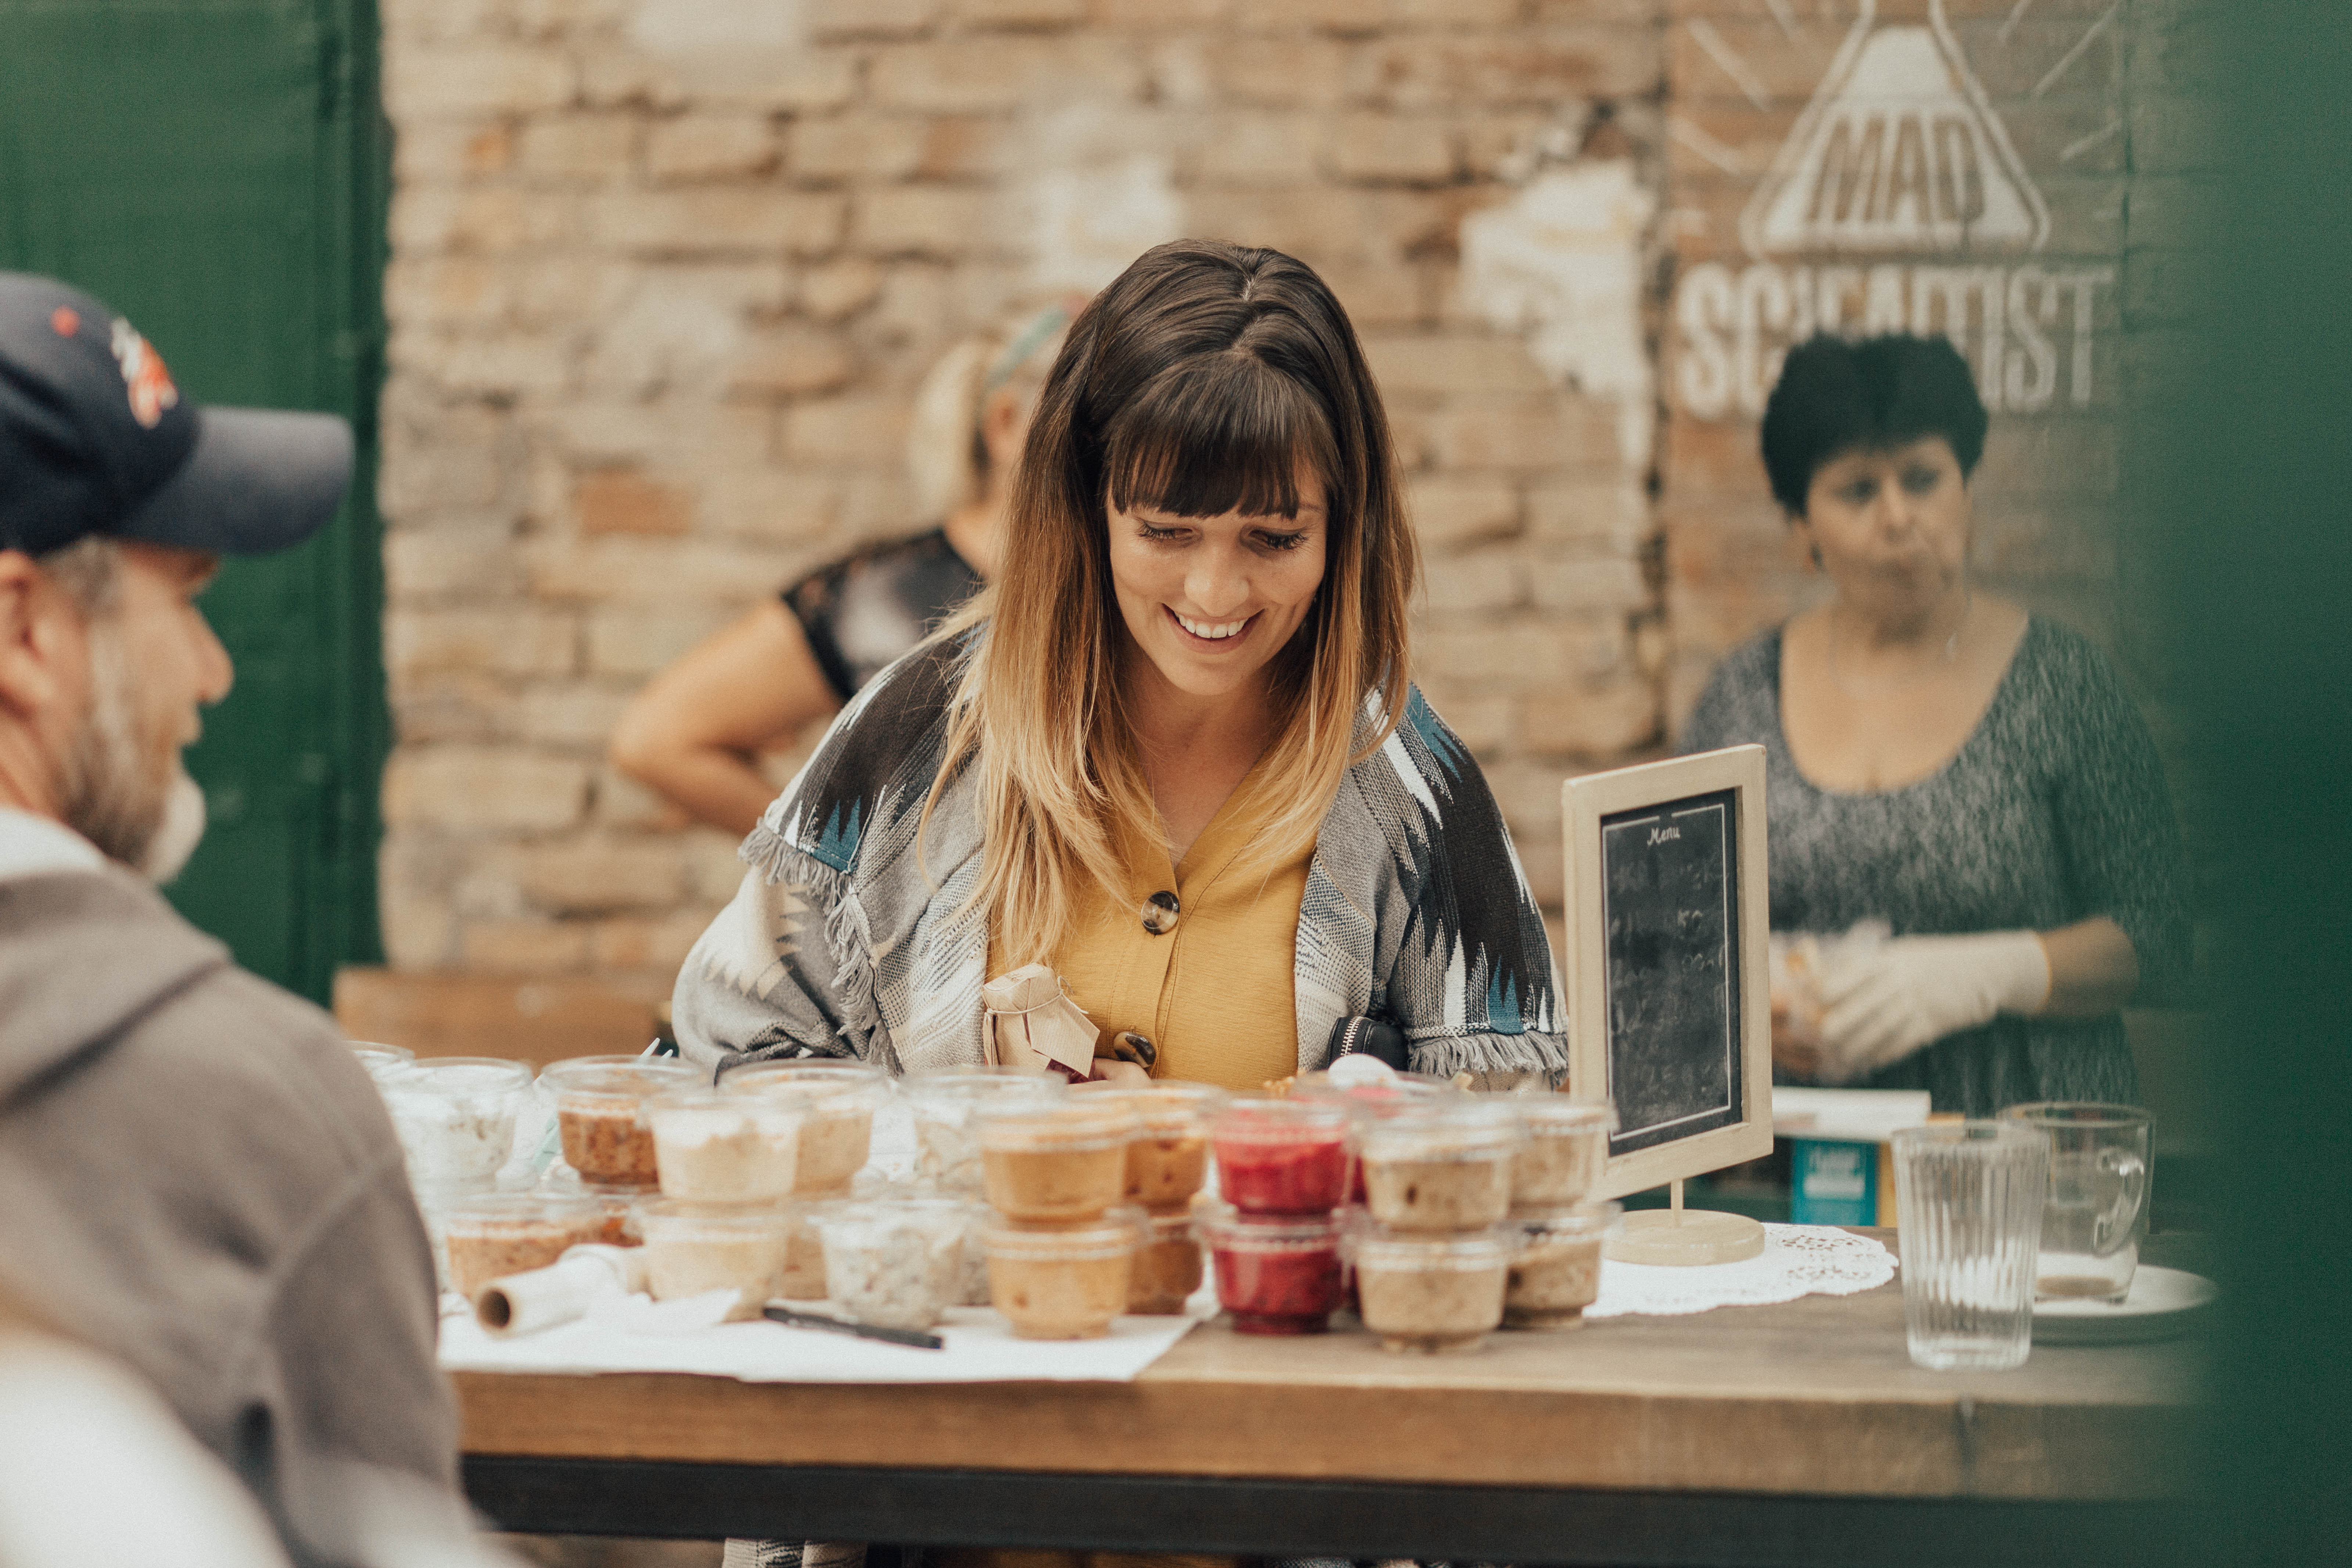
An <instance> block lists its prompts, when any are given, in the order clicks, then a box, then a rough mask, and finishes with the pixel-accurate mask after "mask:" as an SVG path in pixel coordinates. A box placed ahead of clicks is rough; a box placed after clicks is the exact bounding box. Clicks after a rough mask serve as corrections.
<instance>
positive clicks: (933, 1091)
mask: <svg viewBox="0 0 2352 1568" xmlns="http://www.w3.org/2000/svg"><path fill="white" fill-rule="evenodd" d="M1068 1087H1069V1085H1068V1082H1067V1080H1066V1079H1063V1078H1061V1077H1060V1076H1059V1075H1058V1074H1052V1073H1035V1072H1029V1071H1025V1070H1024V1069H1023V1068H996V1067H991V1068H959V1069H957V1070H955V1071H952V1072H931V1073H911V1074H909V1075H908V1076H907V1077H906V1078H904V1079H900V1080H899V1084H898V1089H899V1092H900V1093H902V1094H904V1095H905V1096H906V1098H907V1109H908V1116H909V1119H910V1120H911V1121H913V1122H914V1126H915V1172H916V1174H917V1175H919V1176H920V1177H921V1178H922V1179H923V1180H924V1181H926V1182H928V1183H929V1184H932V1185H933V1186H935V1187H938V1188H940V1190H941V1191H948V1192H961V1193H971V1194H978V1193H980V1192H981V1191H982V1177H981V1164H980V1133H979V1130H978V1129H976V1128H975V1127H973V1125H972V1121H971V1113H972V1111H973V1110H976V1109H977V1108H979V1107H980V1106H982V1105H987V1104H992V1103H994V1102H996V1101H998V1100H1008V1099H1024V1100H1043V1099H1049V1098H1051V1097H1053V1096H1055V1095H1058V1094H1060V1093H1061V1092H1063V1090H1065V1089H1067V1088H1068Z"/></svg>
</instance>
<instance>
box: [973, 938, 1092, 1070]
mask: <svg viewBox="0 0 2352 1568" xmlns="http://www.w3.org/2000/svg"><path fill="white" fill-rule="evenodd" d="M980 996H981V1001H982V1003H983V1004H984V1005H986V1006H987V1008H988V1015H989V1016H988V1022H989V1029H988V1035H987V1038H986V1040H985V1042H984V1048H985V1050H986V1052H987V1056H988V1060H989V1062H990V1064H991V1065H992V1066H996V1067H1015V1068H1026V1069H1028V1070H1029V1071H1032V1072H1045V1071H1058V1072H1060V1073H1061V1074H1062V1075H1063V1076H1064V1077H1066V1078H1072V1079H1084V1078H1086V1077H1087V1074H1088V1073H1089V1072H1090V1071H1092V1070H1093V1068H1094V1062H1095V1036H1096V1034H1097V1030H1096V1028H1095V1026H1094V1025H1093V1023H1092V1022H1090V1021H1089V1020H1088V1019H1087V1016H1086V1014H1085V1013H1084V1012H1083V1011H1081V1010H1080V1008H1079V1006H1078V1005H1077V1004H1076V1003H1075V1002H1073V1001H1071V1000H1070V999H1069V997H1068V996H1067V995H1066V994H1064V993H1063V990H1062V977H1061V976H1060V975H1058V974H1055V973H1054V972H1053V971H1052V970H1051V969H1048V968H1046V967H1045V965H1044V964H1042V963H1031V964H1025V965H1024V966H1023V967H1021V968H1019V969H1016V970H1014V971H1013V972H1012V973H1009V974H1000V975H998V976H997V977H996V978H995V979H993V980H992V981H990V982H989V983H988V984H985V985H983V986H982V987H981V988H980Z"/></svg>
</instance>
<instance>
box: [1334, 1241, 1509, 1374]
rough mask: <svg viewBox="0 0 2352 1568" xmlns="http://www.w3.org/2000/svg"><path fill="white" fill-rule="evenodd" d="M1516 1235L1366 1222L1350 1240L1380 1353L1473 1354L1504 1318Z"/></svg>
mask: <svg viewBox="0 0 2352 1568" xmlns="http://www.w3.org/2000/svg"><path fill="white" fill-rule="evenodd" d="M1349 1251H1350V1253H1351V1255H1352V1257H1353V1258H1354V1261H1355V1266H1356V1294H1357V1300H1358V1303H1359V1310H1360V1311H1361V1312H1362V1313H1363V1318H1364V1327H1366V1328H1368V1329H1370V1330H1371V1331H1373V1332H1374V1333H1376V1334H1378V1335H1380V1336H1381V1347H1382V1348H1383V1349H1386V1350H1391V1351H1400V1352H1414V1351H1418V1352H1430V1353H1434V1352H1448V1351H1471V1350H1475V1349H1477V1348H1478V1345H1479V1344H1480V1342H1483V1341H1484V1340H1485V1339H1486V1332H1487V1331H1488V1330H1490V1329H1492V1328H1494V1327H1495V1326H1496V1324H1497V1323H1500V1322H1501V1321H1503V1291H1504V1289H1505V1287H1506V1285H1507V1283H1508V1280H1509V1276H1510V1268H1511V1258H1512V1255H1513V1254H1514V1253H1515V1252H1516V1251H1517V1237H1516V1236H1515V1235H1513V1234H1511V1233H1509V1232H1507V1231H1480V1232H1474V1233H1471V1234H1468V1235H1448V1234H1444V1233H1433V1232H1428V1231H1397V1230H1390V1229H1387V1228H1386V1227H1384V1226H1376V1225H1368V1226H1363V1227H1361V1228H1360V1229H1359V1230H1357V1231H1356V1232H1355V1233H1354V1234H1353V1235H1352V1236H1351V1237H1350V1238H1349Z"/></svg>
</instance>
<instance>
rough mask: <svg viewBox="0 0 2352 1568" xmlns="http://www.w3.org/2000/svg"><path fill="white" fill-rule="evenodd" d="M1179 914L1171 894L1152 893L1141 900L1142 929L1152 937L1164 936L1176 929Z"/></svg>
mask: <svg viewBox="0 0 2352 1568" xmlns="http://www.w3.org/2000/svg"><path fill="white" fill-rule="evenodd" d="M1179 912H1180V910H1179V906H1178V904H1177V902H1176V895H1175V894H1173V893H1154V894H1152V895H1151V896H1150V898H1148V899H1146V900H1143V929H1144V930H1146V931H1150V933H1151V934H1152V935H1154V936H1166V935H1167V934H1168V933H1169V932H1170V931H1174V930H1175V929H1176V916H1177V914H1178V913H1179Z"/></svg>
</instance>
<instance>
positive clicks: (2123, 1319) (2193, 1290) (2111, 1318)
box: [2033, 1263, 2221, 1345]
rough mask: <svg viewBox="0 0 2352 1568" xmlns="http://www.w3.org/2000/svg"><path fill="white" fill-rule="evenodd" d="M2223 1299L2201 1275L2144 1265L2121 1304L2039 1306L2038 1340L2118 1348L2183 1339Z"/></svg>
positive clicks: (2036, 1313) (2035, 1307)
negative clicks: (2205, 1309) (2203, 1312)
mask: <svg viewBox="0 0 2352 1568" xmlns="http://www.w3.org/2000/svg"><path fill="white" fill-rule="evenodd" d="M2220 1294H2221V1289H2220V1287H2218V1286H2216V1285H2215V1284H2214V1283H2213V1281H2211V1280H2210V1279H2206V1278H2205V1277H2204V1276H2203V1275H2201V1274H2191V1273H2189V1272H2188V1271H2187V1270H2186V1269H2181V1268H2157V1267H2155V1266H2154V1265H2153V1264H2147V1263H2143V1264H2141V1265H2140V1266H2139V1271H2138V1272H2137V1273H2136V1274H2134V1275H2133V1276H2132V1287H2131V1294H2129V1295H2128V1296H2126V1297H2125V1298H2124V1299H2123V1300H2120V1301H2036V1302H2034V1303H2033V1338H2034V1340H2035V1341H2036V1342H2038V1343H2041V1344H2045V1345H2116V1344H2128V1343H2130V1342H2133V1341H2135V1340H2161V1339H2167V1338H2169V1337H2170V1336H2172V1335H2174V1334H2177V1333H2179V1332H2181V1331H2184V1330H2186V1329H2187V1328H2189V1325H2190V1324H2191V1323H2192V1322H2193V1321H2195V1319H2196V1316H2197V1313H2198V1310H2200V1308H2203V1307H2205V1306H2207V1305H2209V1304H2210V1302H2211V1301H2212V1300H2213V1298H2214V1297H2216V1296H2218V1295H2220Z"/></svg>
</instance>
